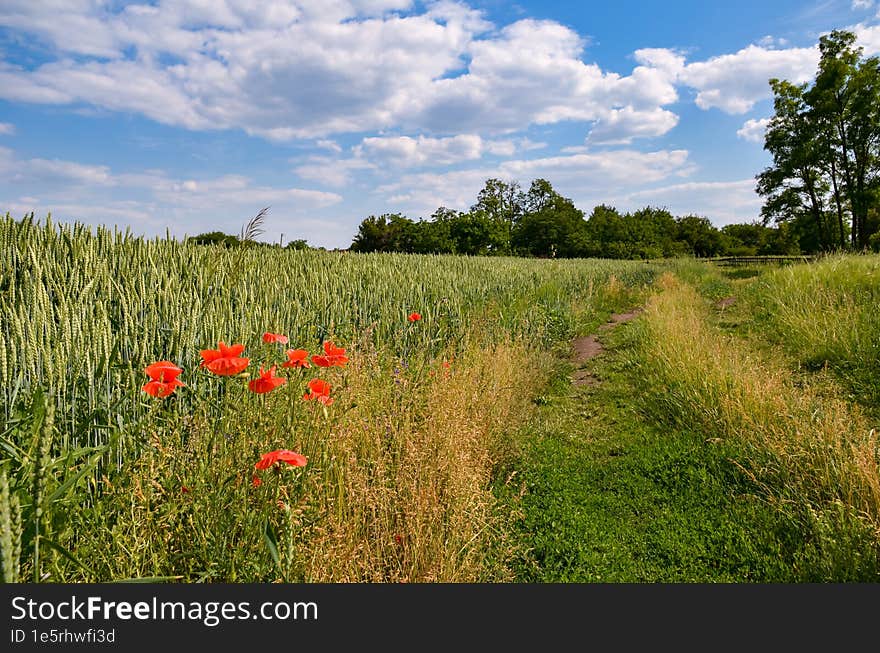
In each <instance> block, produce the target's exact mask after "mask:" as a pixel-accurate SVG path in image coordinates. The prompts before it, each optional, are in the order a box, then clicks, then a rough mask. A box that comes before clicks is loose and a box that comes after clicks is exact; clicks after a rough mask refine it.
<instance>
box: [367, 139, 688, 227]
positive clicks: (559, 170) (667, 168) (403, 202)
mask: <svg viewBox="0 0 880 653" xmlns="http://www.w3.org/2000/svg"><path fill="white" fill-rule="evenodd" d="M692 171H693V166H692V165H691V164H690V162H689V161H688V152H687V151H685V150H660V151H656V152H637V151H635V150H616V151H605V152H596V153H582V154H575V155H572V156H555V157H544V158H539V159H528V160H526V159H523V160H510V161H503V162H502V163H500V164H499V165H498V166H496V167H493V168H490V167H483V168H477V169H470V170H456V171H451V172H443V173H429V172H425V173H413V174H407V175H403V176H402V177H400V178H399V179H397V180H395V181H393V182H391V183H388V184H384V185H382V186H379V187H378V188H377V192H378V193H380V194H381V195H382V196H383V197H384V198H386V200H387V201H388V202H391V203H393V204H394V205H395V206H394V207H393V208H392V209H391V210H403V211H406V212H409V213H411V214H415V215H424V216H426V215H429V214H430V213H432V212H433V211H434V209H436V208H437V207H439V206H446V207H449V208H453V209H460V210H464V209H467V208H468V207H469V206H470V205H471V204H472V203H473V202H474V200H475V198H476V196H477V193H478V192H479V191H480V189H481V188H482V187H483V185H484V184H485V181H486V179H488V178H491V177H495V178H499V179H505V180H508V181H518V182H520V184H523V185H528V184H529V183H530V182H531V180H532V179H537V178H544V179H548V180H550V181H551V183H552V184H553V187H554V188H555V189H556V190H557V191H558V192H560V193H562V194H563V195H565V196H566V197H572V198H575V199H576V198H578V197H580V196H583V195H585V194H589V193H590V192H598V191H601V190H604V189H617V192H618V193H622V189H623V188H625V187H626V186H628V185H630V184H631V183H632V181H633V179H637V180H639V183H642V184H648V183H656V182H659V181H662V180H664V179H668V178H670V177H682V176H687V175H688V174H690V173H691V172H692Z"/></svg>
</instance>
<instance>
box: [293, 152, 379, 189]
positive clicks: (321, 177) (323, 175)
mask: <svg viewBox="0 0 880 653" xmlns="http://www.w3.org/2000/svg"><path fill="white" fill-rule="evenodd" d="M375 167H376V166H375V165H373V164H372V163H370V162H369V161H364V160H363V159H357V158H352V159H334V158H332V157H324V156H312V157H309V160H308V162H307V163H302V164H300V165H297V166H295V167H294V168H293V172H294V173H296V175H298V176H299V177H300V178H302V179H307V180H309V181H314V182H317V183H319V184H322V185H324V186H331V187H335V188H341V187H343V186H347V185H349V184H351V183H352V180H353V178H354V174H355V173H356V172H357V171H358V170H374V169H375Z"/></svg>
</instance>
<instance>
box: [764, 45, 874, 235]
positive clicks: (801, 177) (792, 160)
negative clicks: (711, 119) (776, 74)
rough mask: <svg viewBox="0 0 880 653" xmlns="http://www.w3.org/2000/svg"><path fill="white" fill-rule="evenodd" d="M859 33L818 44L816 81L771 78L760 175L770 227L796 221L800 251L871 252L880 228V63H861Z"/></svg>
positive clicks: (766, 215) (872, 61)
mask: <svg viewBox="0 0 880 653" xmlns="http://www.w3.org/2000/svg"><path fill="white" fill-rule="evenodd" d="M855 43H856V36H855V34H853V33H852V32H848V31H844V30H835V31H833V32H831V33H830V34H826V35H824V36H822V37H821V38H820V39H819V51H820V60H819V67H818V70H817V73H816V76H815V79H814V80H813V83H812V86H811V85H810V84H802V85H794V84H791V83H790V82H787V81H784V80H778V79H771V80H770V85H771V88H772V90H773V95H774V116H773V117H772V119H771V121H770V125H769V127H768V129H767V133H766V136H765V141H764V149H766V150H767V151H768V152H770V153H771V155H772V156H773V166H771V167H769V168H767V169H766V170H764V171H763V172H762V173H760V174H759V175H758V176H757V181H758V185H757V190H758V193H759V194H761V195H762V196H764V197H765V198H766V199H765V203H764V207H763V208H762V216H763V217H764V219H765V222H767V221H770V220H774V221H775V222H777V223H782V222H790V223H792V226H793V227H794V231H796V232H798V233H799V234H800V236H799V238H800V242H801V247H804V246H805V245H806V246H809V247H812V248H815V249H822V250H830V249H837V248H843V247H846V246H850V247H852V248H854V249H864V248H866V247H867V246H868V244H869V241H870V238H871V236H872V234H873V233H875V232H876V230H877V229H878V228H880V225H876V224H874V223H873V222H872V221H871V219H870V218H869V214H870V211H871V208H872V206H874V205H876V198H877V194H878V189H880V60H878V58H877V57H870V58H868V59H862V49H861V48H860V47H856V45H855Z"/></svg>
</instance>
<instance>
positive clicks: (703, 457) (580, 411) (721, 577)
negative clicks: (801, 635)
mask: <svg viewBox="0 0 880 653" xmlns="http://www.w3.org/2000/svg"><path fill="white" fill-rule="evenodd" d="M600 338H601V340H602V341H603V343H604V344H605V346H606V351H605V352H604V354H603V355H602V356H599V357H597V358H595V359H593V361H591V363H590V367H591V368H592V372H593V374H594V375H595V376H596V377H597V378H598V379H599V381H600V383H599V384H597V385H584V386H574V385H572V384H571V382H570V380H569V374H570V372H571V365H570V364H565V363H563V362H560V368H559V370H558V373H557V375H556V380H555V382H554V384H553V385H552V386H551V388H550V390H549V392H548V394H547V395H546V396H544V397H543V398H542V400H541V403H542V404H543V405H542V406H541V407H540V409H539V414H538V416H537V418H536V419H535V420H533V421H532V422H531V424H532V426H531V427H530V428H529V430H528V431H526V432H524V433H522V434H521V441H520V445H521V458H520V460H519V463H518V465H517V473H515V474H512V476H510V477H509V480H508V482H507V484H506V485H505V486H504V488H503V490H502V491H503V492H505V493H508V495H509V497H510V498H511V501H514V502H515V503H516V505H518V506H519V508H520V510H521V519H520V520H519V521H518V531H517V533H518V535H517V536H518V538H519V542H518V544H519V549H520V552H521V553H520V555H519V557H518V560H517V562H516V565H515V573H516V578H517V580H518V581H523V582H795V581H819V580H823V579H822V578H817V577H816V572H815V571H814V570H818V569H820V568H822V565H821V564H820V561H819V560H818V557H819V556H820V555H821V553H820V551H819V550H818V549H816V548H815V547H814V546H812V545H811V544H810V542H809V540H808V539H805V537H804V533H803V532H801V530H800V528H799V526H798V522H797V520H796V519H794V518H792V516H791V515H789V514H787V513H786V512H784V511H782V510H780V509H779V508H778V507H777V506H773V505H771V504H770V503H768V502H767V501H766V500H765V499H764V498H763V496H761V495H760V493H759V488H758V487H757V486H756V484H755V483H754V482H753V480H752V479H751V478H750V477H749V476H748V475H747V474H746V473H745V472H744V471H743V469H742V468H741V467H740V466H738V465H737V464H736V463H735V462H733V461H735V460H737V459H738V458H740V455H739V454H740V452H738V451H737V450H736V449H735V447H736V446H738V445H737V444H736V443H733V442H724V443H721V442H714V443H712V444H711V446H709V445H707V442H706V436H705V435H701V434H697V433H691V432H687V431H684V430H674V429H671V428H670V427H668V426H667V427H663V426H658V425H656V424H655V423H652V422H651V421H650V419H649V418H647V417H645V416H644V415H643V413H642V411H641V409H640V405H639V402H638V400H637V397H638V394H637V393H638V390H637V386H638V382H637V381H638V379H636V378H634V375H636V374H638V372H636V371H635V368H634V367H633V366H632V365H631V364H630V363H631V360H632V356H633V350H634V348H635V342H634V338H633V326H632V324H625V325H621V326H619V327H617V328H616V329H614V330H611V331H608V332H605V333H603V334H601V336H600ZM514 497H516V498H514Z"/></svg>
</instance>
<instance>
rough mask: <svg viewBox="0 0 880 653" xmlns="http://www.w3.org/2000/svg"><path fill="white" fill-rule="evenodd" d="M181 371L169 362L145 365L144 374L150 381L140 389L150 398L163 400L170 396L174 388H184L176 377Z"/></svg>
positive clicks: (183, 384)
mask: <svg viewBox="0 0 880 653" xmlns="http://www.w3.org/2000/svg"><path fill="white" fill-rule="evenodd" d="M182 371H183V370H182V369H180V368H179V367H177V365H175V364H174V363H172V362H171V361H158V362H156V363H152V364H151V365H147V367H145V368H144V372H146V373H147V376H149V377H150V380H149V381H148V382H147V383H146V384H144V385H143V386H142V387H141V390H143V391H144V392H146V393H147V394H148V395H150V396H151V397H159V398H164V397H167V396H168V395H170V394H171V393H172V392H174V390H175V389H176V388H183V387H185V386H186V384H185V383H183V381H178V380H177V375H178V374H180V373H181V372H182Z"/></svg>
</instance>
